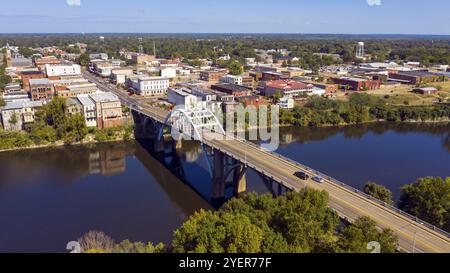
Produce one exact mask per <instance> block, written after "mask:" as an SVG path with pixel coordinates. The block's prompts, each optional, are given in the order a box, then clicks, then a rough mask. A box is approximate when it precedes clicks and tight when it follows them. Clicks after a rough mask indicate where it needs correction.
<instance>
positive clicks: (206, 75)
mask: <svg viewBox="0 0 450 273" xmlns="http://www.w3.org/2000/svg"><path fill="white" fill-rule="evenodd" d="M226 74H227V70H226V69H216V70H203V71H200V80H202V81H206V82H218V81H219V80H220V78H221V77H223V76H225V75H226Z"/></svg>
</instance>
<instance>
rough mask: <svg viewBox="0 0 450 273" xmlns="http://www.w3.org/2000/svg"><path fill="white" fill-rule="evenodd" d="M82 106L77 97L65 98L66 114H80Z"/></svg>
mask: <svg viewBox="0 0 450 273" xmlns="http://www.w3.org/2000/svg"><path fill="white" fill-rule="evenodd" d="M82 110H83V107H82V105H81V103H80V101H79V100H78V99H77V98H67V99H66V114H68V115H75V114H81V113H82Z"/></svg>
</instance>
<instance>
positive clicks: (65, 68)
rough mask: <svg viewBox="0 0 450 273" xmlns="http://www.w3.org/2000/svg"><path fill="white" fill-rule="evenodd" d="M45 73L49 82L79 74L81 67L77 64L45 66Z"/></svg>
mask: <svg viewBox="0 0 450 273" xmlns="http://www.w3.org/2000/svg"><path fill="white" fill-rule="evenodd" d="M45 72H46V74H47V77H48V78H49V79H51V80H56V79H60V78H61V77H62V76H74V75H80V74H81V66H79V65H77V64H72V65H66V64H46V65H45Z"/></svg>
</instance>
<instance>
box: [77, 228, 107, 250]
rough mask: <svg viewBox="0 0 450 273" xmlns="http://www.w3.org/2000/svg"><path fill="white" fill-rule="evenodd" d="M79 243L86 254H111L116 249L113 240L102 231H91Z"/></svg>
mask: <svg viewBox="0 0 450 273" xmlns="http://www.w3.org/2000/svg"><path fill="white" fill-rule="evenodd" d="M78 243H79V244H80V247H81V252H84V253H111V252H112V251H113V249H114V241H113V239H111V237H109V236H108V235H106V234H105V233H103V232H101V231H89V232H88V233H86V234H84V235H83V236H82V237H81V238H79V239H78Z"/></svg>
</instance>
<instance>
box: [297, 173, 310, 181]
mask: <svg viewBox="0 0 450 273" xmlns="http://www.w3.org/2000/svg"><path fill="white" fill-rule="evenodd" d="M294 175H295V176H296V177H298V178H300V179H302V180H308V179H309V175H307V174H306V173H304V172H296V173H295V174H294Z"/></svg>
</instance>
